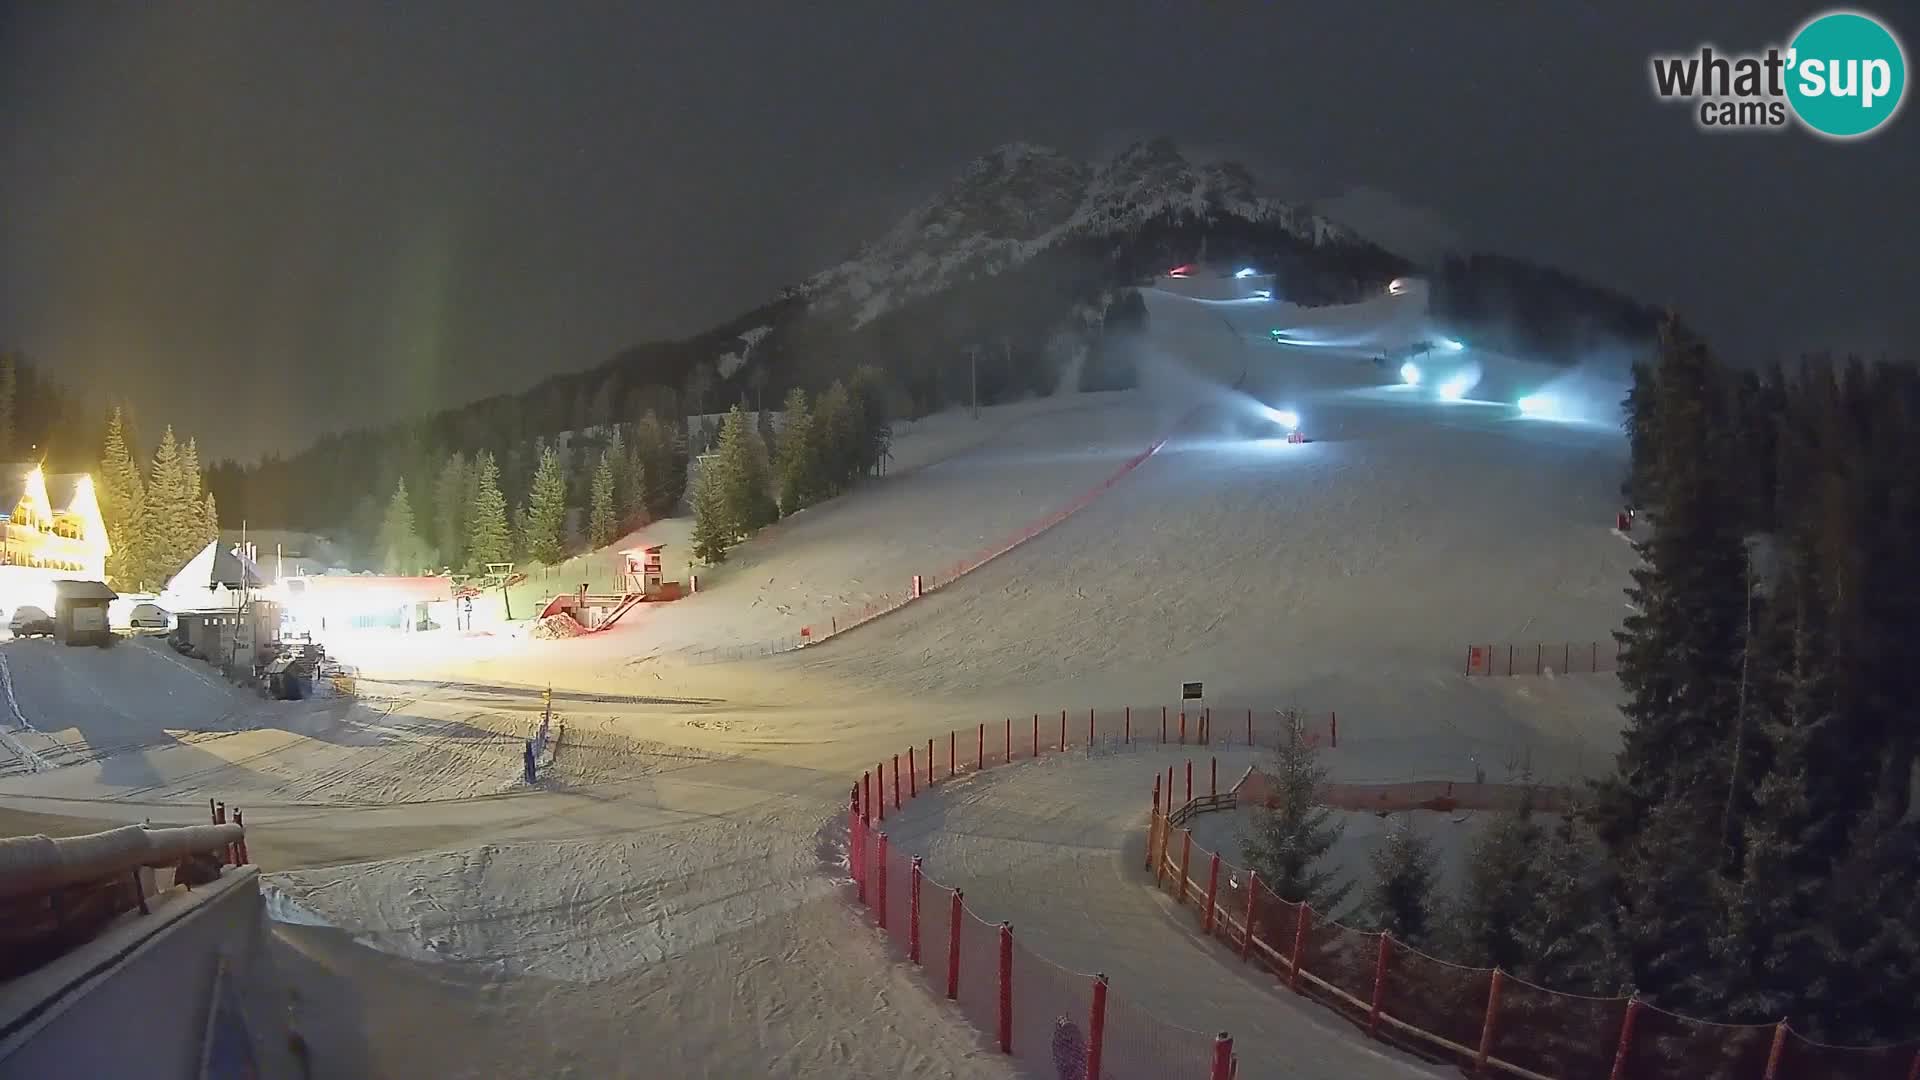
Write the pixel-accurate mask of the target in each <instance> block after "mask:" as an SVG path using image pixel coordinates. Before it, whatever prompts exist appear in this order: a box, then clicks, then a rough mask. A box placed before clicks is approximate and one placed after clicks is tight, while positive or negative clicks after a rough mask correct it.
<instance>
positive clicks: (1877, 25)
mask: <svg viewBox="0 0 1920 1080" xmlns="http://www.w3.org/2000/svg"><path fill="white" fill-rule="evenodd" d="M1651 69H1652V76H1653V92H1654V94H1655V95H1656V96H1658V97H1659V98H1660V99H1661V100H1663V101H1685V102H1688V103H1689V104H1691V105H1692V106H1693V109H1694V123H1695V124H1697V125H1698V126H1699V127H1700V128H1702V129H1703V130H1706V131H1743V130H1744V131H1755V130H1766V129H1780V128H1784V127H1786V126H1787V125H1788V124H1790V123H1793V122H1795V121H1797V122H1798V123H1799V124H1800V126H1801V127H1804V128H1806V129H1807V130H1808V131H1811V132H1813V133H1814V134H1815V135H1819V136H1822V137H1825V138H1829V139H1857V138H1861V137H1864V136H1867V135H1871V134H1873V133H1874V132H1876V131H1879V130H1881V129H1882V128H1884V127H1886V126H1887V124H1888V123H1889V122H1890V121H1892V120H1893V118H1894V115H1895V114H1896V113H1898V112H1899V111H1900V105H1901V102H1902V100H1903V99H1905V97H1906V93H1907V57H1906V52H1905V50H1904V49H1902V48H1901V46H1900V39H1899V38H1897V37H1895V36H1894V34H1893V31H1892V29H1890V28H1889V27H1888V26H1887V25H1886V24H1885V23H1883V22H1881V21H1880V20H1879V19H1876V18H1874V17H1873V16H1871V15H1863V14H1861V13H1860V12H1857V11H1829V12H1827V13H1826V14H1824V15H1819V16H1816V17H1814V18H1813V19H1811V20H1809V21H1808V22H1807V23H1806V24H1805V25H1803V26H1801V27H1800V29H1799V30H1797V31H1795V32H1794V35H1793V37H1792V39H1791V40H1790V41H1789V42H1788V44H1787V45H1785V46H1784V47H1782V46H1779V45H1773V46H1769V47H1768V48H1767V49H1766V51H1765V52H1758V53H1722V52H1720V51H1719V50H1717V49H1714V48H1713V47H1712V46H1710V45H1703V46H1701V47H1700V50H1699V52H1697V53H1688V54H1685V55H1668V56H1655V57H1653V58H1652V61H1651Z"/></svg>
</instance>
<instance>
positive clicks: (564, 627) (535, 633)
mask: <svg viewBox="0 0 1920 1080" xmlns="http://www.w3.org/2000/svg"><path fill="white" fill-rule="evenodd" d="M586 632H587V628H586V627H584V626H581V625H580V623H579V622H578V621H577V620H575V619H574V617H573V616H571V615H569V614H567V613H566V612H564V611H560V612H555V613H554V614H552V615H548V616H546V617H545V618H542V619H538V620H536V621H535V622H534V624H533V627H532V628H531V629H529V630H528V631H527V636H528V637H532V638H539V639H540V640H542V641H553V640H556V639H559V638H576V637H579V636H580V635H582V634H584V633H586Z"/></svg>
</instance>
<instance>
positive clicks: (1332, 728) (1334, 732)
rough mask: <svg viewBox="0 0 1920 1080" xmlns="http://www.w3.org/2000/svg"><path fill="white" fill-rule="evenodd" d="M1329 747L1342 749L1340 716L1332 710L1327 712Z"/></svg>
mask: <svg viewBox="0 0 1920 1080" xmlns="http://www.w3.org/2000/svg"><path fill="white" fill-rule="evenodd" d="M1327 745H1329V746H1331V747H1333V748H1335V749H1336V750H1337V749H1339V747H1340V714H1339V713H1338V712H1335V711H1334V710H1332V709H1329V710H1327Z"/></svg>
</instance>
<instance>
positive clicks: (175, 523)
mask: <svg viewBox="0 0 1920 1080" xmlns="http://www.w3.org/2000/svg"><path fill="white" fill-rule="evenodd" d="M180 454H181V448H180V444H179V442H178V441H177V440H175V438H174V435H173V427H172V426H171V425H169V426H168V427H167V429H166V430H165V432H164V433H163V434H162V435H161V436H160V446H159V448H158V449H156V450H155V451H154V454H153V468H152V470H151V472H150V473H149V475H148V480H147V499H146V505H147V508H148V513H147V537H148V543H149V547H148V549H147V550H148V552H149V555H150V558H151V559H152V562H151V563H150V567H151V573H152V575H153V580H154V581H156V582H164V581H166V580H167V579H169V578H171V577H172V576H173V575H174V574H177V573H179V572H180V568H181V567H182V566H185V565H186V562H187V560H188V559H191V558H192V557H193V556H194V555H195V554H197V553H198V552H199V550H200V548H202V547H205V546H206V542H205V541H204V540H203V541H201V542H199V543H195V542H194V541H195V538H196V537H198V536H200V535H201V525H202V522H201V517H202V515H203V513H204V512H205V511H204V509H203V508H202V506H201V505H200V504H199V503H198V502H191V503H190V502H188V501H187V479H186V472H185V469H184V466H183V464H182V462H181V460H180Z"/></svg>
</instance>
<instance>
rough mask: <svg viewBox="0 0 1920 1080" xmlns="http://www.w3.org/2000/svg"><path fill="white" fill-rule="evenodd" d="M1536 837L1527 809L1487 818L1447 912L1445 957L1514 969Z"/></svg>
mask: <svg viewBox="0 0 1920 1080" xmlns="http://www.w3.org/2000/svg"><path fill="white" fill-rule="evenodd" d="M1540 841H1541V829H1540V826H1539V825H1538V824H1537V823H1535V822H1534V820H1533V815H1532V813H1531V811H1530V810H1529V809H1528V808H1527V807H1526V806H1524V805H1523V806H1522V807H1521V808H1520V809H1519V810H1518V811H1517V812H1515V813H1510V814H1501V815H1499V816H1497V817H1495V818H1494V819H1493V821H1492V822H1491V823H1490V824H1489V825H1488V826H1487V829H1486V831H1485V832H1483V833H1481V834H1480V836H1478V837H1477V838H1475V840H1474V842H1473V845H1472V847H1471V848H1469V849H1468V853H1467V862H1466V867H1465V871H1464V873H1463V875H1462V878H1461V883H1460V895H1459V896H1458V897H1456V898H1455V900H1454V903H1453V906H1452V909H1451V910H1450V911H1449V912H1448V918H1447V934H1446V936H1447V938H1448V940H1449V942H1450V943H1451V946H1452V947H1451V949H1450V950H1449V956H1450V957H1451V958H1452V959H1454V960H1456V961H1458V962H1459V963H1463V964H1470V965H1474V966H1478V967H1503V968H1506V969H1507V970H1509V971H1514V970H1518V968H1519V966H1520V964H1521V963H1522V962H1523V961H1524V959H1525V954H1524V951H1523V946H1522V943H1521V942H1522V933H1523V930H1524V927H1525V924H1526V921H1527V918H1528V916H1529V914H1530V913H1531V911H1532V909H1533V903H1534V898H1535V896H1536V895H1537V894H1538V893H1539V891H1540V890H1539V885H1540V882H1539V878H1538V874H1537V868H1536V866H1535V864H1534V861H1533V853H1534V848H1535V847H1536V846H1537V845H1538V844H1539V843H1540Z"/></svg>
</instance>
